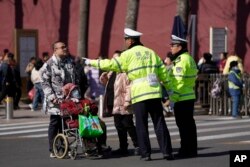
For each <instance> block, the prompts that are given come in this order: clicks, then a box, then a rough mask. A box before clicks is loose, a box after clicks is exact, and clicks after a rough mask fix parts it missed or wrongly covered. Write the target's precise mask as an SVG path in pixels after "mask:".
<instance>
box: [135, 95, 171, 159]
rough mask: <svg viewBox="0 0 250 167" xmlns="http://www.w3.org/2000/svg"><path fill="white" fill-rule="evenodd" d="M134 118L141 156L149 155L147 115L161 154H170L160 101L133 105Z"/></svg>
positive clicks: (151, 100)
mask: <svg viewBox="0 0 250 167" xmlns="http://www.w3.org/2000/svg"><path fill="white" fill-rule="evenodd" d="M133 111H134V113H135V118H136V132H137V138H138V143H139V147H140V151H141V156H142V157H145V156H150V155H151V145H150V140H149V133H148V113H149V114H150V116H151V119H152V121H153V124H154V130H155V133H156V137H157V141H158V144H159V146H160V150H161V152H162V153H163V154H171V153H172V144H171V139H170V134H169V131H168V128H167V124H166V122H165V119H164V116H163V108H162V104H161V99H160V98H159V99H150V100H144V101H141V102H138V103H135V104H133Z"/></svg>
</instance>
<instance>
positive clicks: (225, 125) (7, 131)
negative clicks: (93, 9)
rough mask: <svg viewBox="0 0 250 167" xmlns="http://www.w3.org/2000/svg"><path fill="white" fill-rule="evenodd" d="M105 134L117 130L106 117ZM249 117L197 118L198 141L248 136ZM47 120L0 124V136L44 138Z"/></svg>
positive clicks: (172, 129) (176, 134)
mask: <svg viewBox="0 0 250 167" xmlns="http://www.w3.org/2000/svg"><path fill="white" fill-rule="evenodd" d="M166 122H167V125H168V128H169V131H170V135H171V137H174V138H176V137H177V139H176V140H179V138H178V137H179V132H178V128H177V126H176V123H175V120H174V118H173V117H171V118H166ZM105 123H106V125H107V136H108V137H116V136H117V132H116V129H115V127H114V122H113V119H106V120H105ZM249 123H250V119H241V120H229V119H223V118H222V119H221V120H209V121H206V120H198V121H196V125H197V133H198V141H206V140H216V139H224V138H233V137H240V136H250V124H249ZM47 130H48V121H40V122H26V123H15V124H6V125H4V124H2V125H0V137H1V136H10V135H15V137H21V138H44V137H47ZM228 130H230V132H228ZM149 134H150V138H155V137H156V136H155V133H154V128H153V124H152V122H151V120H149Z"/></svg>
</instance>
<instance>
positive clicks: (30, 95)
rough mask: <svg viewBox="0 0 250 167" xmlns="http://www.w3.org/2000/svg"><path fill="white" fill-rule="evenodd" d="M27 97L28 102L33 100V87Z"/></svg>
mask: <svg viewBox="0 0 250 167" xmlns="http://www.w3.org/2000/svg"><path fill="white" fill-rule="evenodd" d="M28 96H29V99H30V100H33V98H34V96H35V88H34V87H33V88H32V89H31V90H30V91H29V92H28Z"/></svg>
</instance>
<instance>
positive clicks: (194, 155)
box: [174, 152, 197, 159]
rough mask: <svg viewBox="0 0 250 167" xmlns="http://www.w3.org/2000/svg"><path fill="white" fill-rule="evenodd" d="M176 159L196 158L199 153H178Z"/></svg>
mask: <svg viewBox="0 0 250 167" xmlns="http://www.w3.org/2000/svg"><path fill="white" fill-rule="evenodd" d="M174 157H175V158H177V159H185V158H194V157H197V153H185V154H184V153H181V152H179V153H177V154H176V155H175V156H174Z"/></svg>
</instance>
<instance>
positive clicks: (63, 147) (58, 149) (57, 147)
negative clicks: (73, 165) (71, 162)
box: [53, 134, 69, 158]
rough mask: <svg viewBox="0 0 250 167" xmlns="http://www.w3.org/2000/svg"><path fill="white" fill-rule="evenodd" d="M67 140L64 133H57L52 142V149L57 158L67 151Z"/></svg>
mask: <svg viewBox="0 0 250 167" xmlns="http://www.w3.org/2000/svg"><path fill="white" fill-rule="evenodd" d="M68 148H69V145H68V140H67V138H66V136H65V135H64V134H57V135H56V137H55V139H54V142H53V151H54V154H55V156H56V157H57V158H64V157H65V156H66V154H67V153H68Z"/></svg>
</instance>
